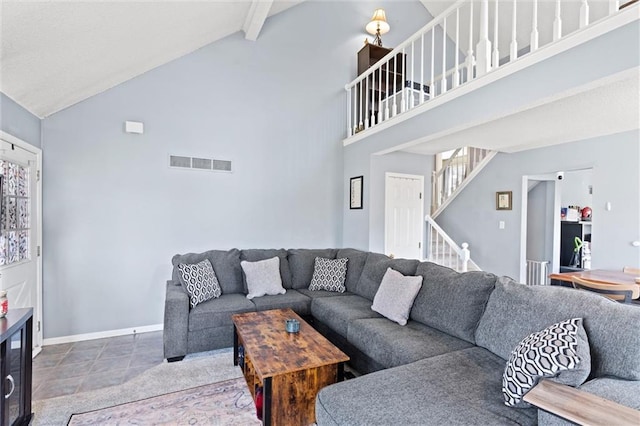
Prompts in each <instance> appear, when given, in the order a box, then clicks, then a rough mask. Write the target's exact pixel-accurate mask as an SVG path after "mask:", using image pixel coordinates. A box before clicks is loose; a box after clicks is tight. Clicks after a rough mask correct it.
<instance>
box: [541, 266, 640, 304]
mask: <svg viewBox="0 0 640 426" xmlns="http://www.w3.org/2000/svg"><path fill="white" fill-rule="evenodd" d="M572 277H578V278H582V279H585V280H589V281H594V282H597V283H602V284H635V285H637V286H638V287H640V282H639V281H640V276H638V275H637V274H630V273H628V272H623V271H620V270H609V269H585V270H583V271H571V272H560V273H554V274H549V278H550V279H552V280H559V281H564V282H567V283H571V278H572ZM634 302H636V303H638V302H639V301H638V300H634Z"/></svg>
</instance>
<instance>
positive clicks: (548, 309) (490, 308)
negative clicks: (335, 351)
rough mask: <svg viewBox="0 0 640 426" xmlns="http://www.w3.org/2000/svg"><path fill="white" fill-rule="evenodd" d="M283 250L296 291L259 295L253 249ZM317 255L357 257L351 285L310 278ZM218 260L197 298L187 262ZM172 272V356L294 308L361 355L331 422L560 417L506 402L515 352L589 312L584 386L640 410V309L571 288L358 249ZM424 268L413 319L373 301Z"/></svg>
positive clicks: (168, 330) (230, 257)
mask: <svg viewBox="0 0 640 426" xmlns="http://www.w3.org/2000/svg"><path fill="white" fill-rule="evenodd" d="M273 256H278V257H279V258H280V273H281V276H282V282H283V285H284V287H285V288H286V289H287V292H286V294H283V295H277V296H263V297H259V298H254V299H252V300H248V299H246V297H245V294H246V289H245V287H244V284H243V276H242V268H241V267H240V261H241V260H250V261H256V260H262V259H267V258H270V257H273ZM316 257H324V258H330V259H333V258H343V257H346V258H348V259H349V260H348V262H347V276H346V281H345V284H346V292H344V293H334V292H328V291H310V290H308V289H307V287H308V286H309V282H310V281H311V276H312V274H313V269H314V261H315V258H316ZM203 259H209V260H210V261H211V264H212V266H213V268H214V270H215V273H216V275H217V276H218V279H219V281H220V286H221V287H222V293H223V294H222V296H220V297H219V298H218V299H213V300H209V301H207V302H204V303H202V304H200V305H198V306H196V307H195V308H193V309H189V302H188V297H187V294H186V293H185V291H184V290H183V289H182V287H181V286H180V283H179V275H178V272H177V265H178V264H180V263H197V262H199V261H201V260H203ZM172 262H173V265H174V274H173V278H172V280H170V281H169V282H168V283H167V296H166V304H165V319H164V327H165V328H164V348H165V357H166V358H167V359H169V360H172V359H180V358H181V357H183V356H184V355H186V354H187V353H192V352H198V351H204V350H210V349H215V348H222V347H229V346H231V345H232V343H233V328H232V323H231V318H230V317H231V314H232V313H236V312H247V311H254V310H265V309H275V308H283V307H290V308H292V309H294V310H295V311H296V312H297V313H298V314H300V315H302V316H303V317H306V318H307V319H308V320H309V321H310V322H311V323H312V324H313V325H314V327H316V329H318V330H319V331H320V332H322V333H323V334H324V335H325V336H327V337H328V338H329V339H330V340H331V341H332V342H333V343H334V344H336V345H337V346H338V347H340V348H341V349H342V350H343V351H344V352H346V353H347V354H348V355H349V356H350V357H351V365H352V366H353V367H354V368H355V369H356V370H357V371H359V372H360V373H363V375H362V376H360V377H358V378H356V379H352V380H347V381H345V382H341V383H337V384H334V385H331V386H328V387H326V388H324V389H323V390H321V391H320V393H319V394H318V397H317V399H316V418H317V423H318V425H319V426H323V425H390V424H406V425H441V424H447V425H458V424H459V425H469V424H483V425H488V424H492V425H493V424H496V425H497V424H500V425H503V424H518V425H535V424H545V425H555V424H566V422H565V421H564V420H562V419H560V418H558V417H556V416H554V415H551V414H548V413H545V412H543V411H541V410H537V409H535V408H511V407H507V406H506V405H505V404H504V400H503V396H502V391H501V387H502V374H503V372H504V369H505V365H506V362H507V361H506V360H507V359H508V358H509V355H510V353H511V351H512V350H513V349H514V348H515V347H516V346H517V345H518V343H519V342H520V341H521V340H522V339H523V338H524V337H526V336H527V335H529V334H530V333H533V332H536V331H540V330H542V329H544V328H545V327H548V326H549V325H551V324H554V323H556V322H560V321H564V320H567V319H569V318H575V317H579V318H583V324H584V328H585V330H586V333H587V336H588V340H589V347H590V353H591V373H590V375H589V378H588V379H587V381H586V382H585V383H584V384H582V385H581V386H580V387H579V388H580V389H582V390H585V391H587V392H590V393H593V394H595V395H599V396H602V397H604V398H607V399H610V400H613V401H615V402H618V403H620V404H622V405H625V406H628V407H631V408H634V409H640V308H638V307H636V306H630V305H623V304H619V303H616V302H612V301H609V300H608V299H605V298H603V297H601V296H599V295H596V294H591V293H586V292H581V291H577V290H573V289H568V288H561V287H546V286H544V287H542V286H541V287H528V286H524V285H522V284H518V283H517V282H514V281H513V280H511V279H509V278H506V277H497V276H495V275H493V274H490V273H485V272H467V273H457V272H455V271H453V270H451V269H448V268H445V267H442V266H439V265H436V264H433V263H430V262H419V261H417V260H406V259H390V258H388V257H387V256H384V255H382V254H378V253H368V252H363V251H359V250H354V249H322V250H307V249H293V250H283V249H281V250H235V249H234V250H229V251H217V250H213V251H209V252H205V253H201V254H186V255H176V256H174V258H173V260H172ZM389 267H390V268H392V269H395V270H397V271H399V272H401V273H402V274H404V275H416V276H417V275H420V276H422V277H423V284H422V288H421V289H420V291H419V293H418V295H417V297H416V299H415V301H414V304H413V307H412V309H411V312H410V317H409V321H408V323H407V324H406V325H405V326H401V325H399V324H397V323H395V322H392V321H390V320H388V319H386V318H385V317H383V316H382V315H379V314H378V313H376V312H374V311H372V310H371V304H372V300H373V298H374V296H375V294H376V292H377V289H378V287H379V285H380V282H381V280H382V277H383V275H384V273H385V272H386V270H387V268H389Z"/></svg>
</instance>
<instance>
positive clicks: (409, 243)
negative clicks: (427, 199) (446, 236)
mask: <svg viewBox="0 0 640 426" xmlns="http://www.w3.org/2000/svg"><path fill="white" fill-rule="evenodd" d="M423 193H424V176H419V175H405V174H400V173H387V174H386V183H385V238H384V246H385V253H386V254H387V255H393V256H394V257H396V258H405V259H422V258H423V249H422V240H423V239H424V236H423V234H424V231H423V229H424V219H423V217H424V200H423Z"/></svg>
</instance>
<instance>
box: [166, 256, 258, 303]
mask: <svg viewBox="0 0 640 426" xmlns="http://www.w3.org/2000/svg"><path fill="white" fill-rule="evenodd" d="M204 259H209V262H211V266H213V270H214V271H215V273H216V277H217V278H218V282H219V283H220V289H221V290H222V293H223V294H229V293H246V291H245V290H244V284H243V280H242V269H241V268H240V250H238V249H231V250H209V251H205V252H204V253H186V254H176V255H175V256H173V258H172V259H171V264H172V265H173V274H172V279H173V280H174V281H176V282H179V281H180V271H178V265H179V264H181V263H185V264H195V263H199V262H202V261H203V260H204Z"/></svg>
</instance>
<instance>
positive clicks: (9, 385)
mask: <svg viewBox="0 0 640 426" xmlns="http://www.w3.org/2000/svg"><path fill="white" fill-rule="evenodd" d="M0 332H1V333H2V334H1V340H2V343H1V344H0V371H1V375H2V380H0V425H1V426H14V425H28V424H29V422H30V421H31V416H32V414H31V345H32V340H33V335H32V333H33V308H23V309H9V312H8V313H7V315H6V317H4V318H0Z"/></svg>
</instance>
